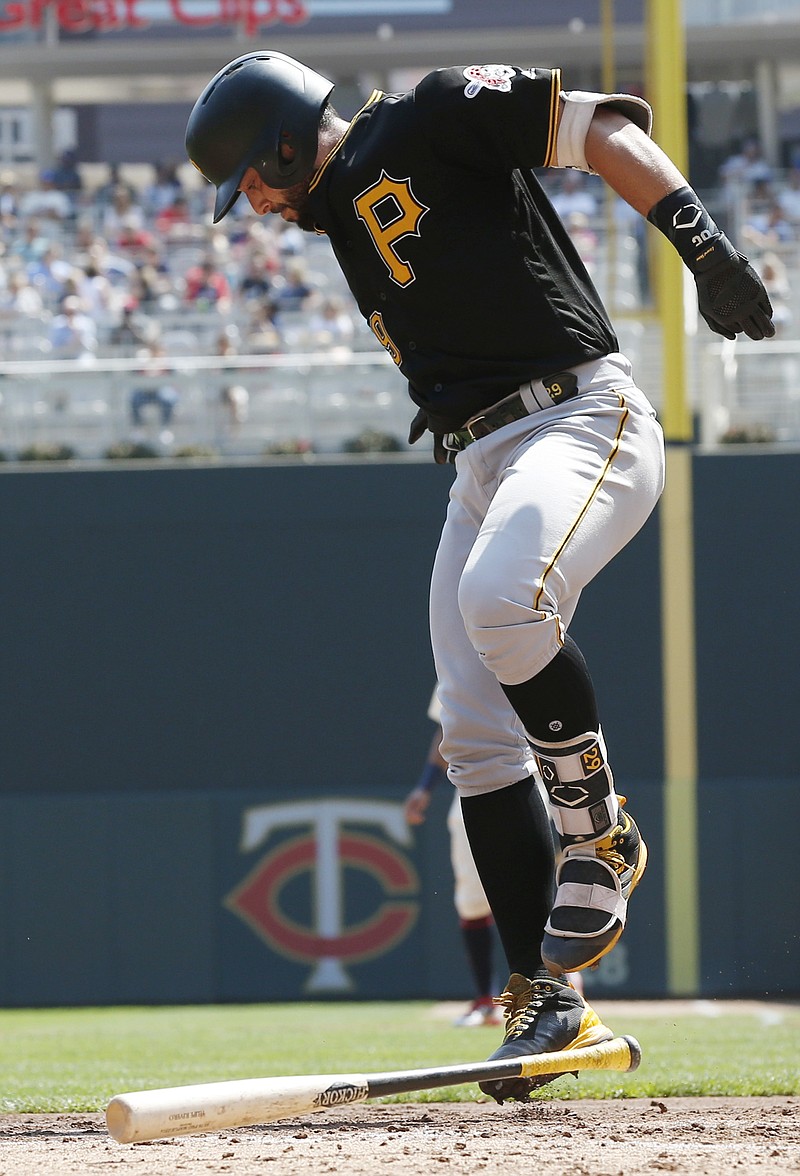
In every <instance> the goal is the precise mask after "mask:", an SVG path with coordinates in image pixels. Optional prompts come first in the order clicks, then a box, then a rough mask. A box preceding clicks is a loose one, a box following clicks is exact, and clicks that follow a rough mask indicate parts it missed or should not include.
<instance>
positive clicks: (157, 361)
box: [130, 340, 178, 445]
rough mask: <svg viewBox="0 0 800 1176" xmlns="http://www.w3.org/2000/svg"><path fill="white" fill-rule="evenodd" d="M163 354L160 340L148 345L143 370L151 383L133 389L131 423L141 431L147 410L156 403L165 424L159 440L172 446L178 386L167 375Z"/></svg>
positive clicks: (162, 425) (159, 417)
mask: <svg viewBox="0 0 800 1176" xmlns="http://www.w3.org/2000/svg"><path fill="white" fill-rule="evenodd" d="M163 357H164V347H163V346H162V344H161V343H160V342H158V341H157V340H156V341H154V342H152V343H150V344H149V345H148V347H147V349H146V352H145V362H144V364H143V366H142V373H141V374H142V375H143V376H146V377H148V383H146V384H141V385H139V386H137V387H135V388H134V389H133V391H132V392H131V400H130V409H131V422H132V424H133V426H134V428H135V429H136V430H137V431H138V430H141V429H143V428H144V427H145V425H146V418H145V409H146V408H147V407H148V406H150V405H153V406H155V408H156V411H157V413H158V419H159V422H160V424H161V432H160V434H159V440H160V441H161V443H162V444H163V445H168V444H169V443H170V442H171V441H172V440H173V439H174V436H173V433H172V430H171V428H170V426H171V424H172V420H173V417H174V415H175V409H176V406H177V404H178V389H177V388H176V387H175V385H174V384H171V383H170V382H169V380H168V379H167V378H166V377H167V367H166V365H165V364H164V362H163Z"/></svg>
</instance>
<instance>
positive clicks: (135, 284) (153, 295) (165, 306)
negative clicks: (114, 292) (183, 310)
mask: <svg viewBox="0 0 800 1176" xmlns="http://www.w3.org/2000/svg"><path fill="white" fill-rule="evenodd" d="M129 290H130V293H131V295H132V296H133V297H135V298H136V299H137V300H138V302H139V304H140V306H142V307H143V308H146V309H148V310H149V311H150V313H155V312H156V311H158V310H175V309H176V307H177V306H178V302H179V299H178V295H177V292H176V289H175V282H174V278H173V274H172V271H171V269H170V266H169V263H168V261H167V258H166V256H165V254H164V253H163V251H162V250H160V249H159V248H158V246H157V245H155V244H153V245H149V246H147V247H146V248H145V249H143V250H142V252H141V254H140V255H139V257H138V258H137V261H136V272H135V276H134V277H133V278H132V280H131V282H130V286H129Z"/></svg>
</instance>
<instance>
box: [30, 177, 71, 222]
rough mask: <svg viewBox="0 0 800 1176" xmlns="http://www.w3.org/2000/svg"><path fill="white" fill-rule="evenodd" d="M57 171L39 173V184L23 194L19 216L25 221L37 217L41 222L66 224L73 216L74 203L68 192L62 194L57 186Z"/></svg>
mask: <svg viewBox="0 0 800 1176" xmlns="http://www.w3.org/2000/svg"><path fill="white" fill-rule="evenodd" d="M55 175H56V173H55V171H54V170H53V169H52V168H45V170H44V171H42V172H40V173H39V183H38V186H37V187H35V188H31V190H30V191H28V192H25V193H23V195H22V196H21V197H20V202H19V215H20V217H22V219H23V220H27V219H28V218H29V217H32V216H35V217H38V218H39V219H40V220H52V221H58V222H64V221H67V220H69V218H70V216H71V215H72V202H71V200H70V198H69V196H67V194H66V192H61V191H60V190H59V189H58V188H57V187H56V184H55Z"/></svg>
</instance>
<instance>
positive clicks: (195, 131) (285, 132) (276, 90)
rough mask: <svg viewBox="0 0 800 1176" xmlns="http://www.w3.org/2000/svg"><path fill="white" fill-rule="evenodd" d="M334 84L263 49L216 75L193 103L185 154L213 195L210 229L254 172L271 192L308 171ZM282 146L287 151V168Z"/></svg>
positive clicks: (305, 67)
mask: <svg viewBox="0 0 800 1176" xmlns="http://www.w3.org/2000/svg"><path fill="white" fill-rule="evenodd" d="M332 89H333V82H329V81H328V79H327V78H323V77H322V76H321V74H318V73H315V72H314V70H313V69H308V67H307V66H305V65H301V64H300V62H299V61H295V60H294V58H293V57H287V56H286V55H285V54H284V53H273V52H272V51H270V50H267V49H265V50H263V51H261V52H259V53H246V54H245V55H244V57H237V58H236V60H235V61H231V62H230V63H229V64H228V65H226V66H225V68H224V69H221V70H220V71H219V73H218V74H216V75H215V76H214V77H213V78H212V79H211V81H210V82H209V83H208V85H207V86H206V88H205V90H203V93H202V94H201V95H200V97H199V98H198V99H197V101H196V102H195V104H194V108H193V110H192V113H191V114H190V115H189V122H188V123H187V126H186V153H187V155H188V156H189V159H190V160H191V161H192V163H193V164H194V165H195V167H196V168H197V169H198V171H200V172H202V174H203V175H204V176H205V177H206V179H207V180H210V181H211V183H212V184H214V185H215V186H216V189H217V199H216V202H215V204H214V224H216V223H217V221H221V220H222V218H223V217H224V216H225V213H226V212H229V211H230V209H231V208H232V207H233V205H234V204H235V203H236V199H237V197H238V195H239V185H240V183H241V182H242V176H243V175H244V173H245V172H246V171H247V169H248V168H249V167H254V168H255V169H256V171H257V172H258V174H259V175H260V176H261V178H262V179H263V181H264V183H265V184H268V185H269V187H270V188H290V187H291V186H292V185H293V184H297V183H300V181H301V180H303V179H304V178H305V177H306V176H307V175H309V173H310V172H311V171H312V170H313V167H314V161H315V159H316V155H317V143H318V134H319V120H320V114H321V111H322V108H323V106H324V105H325V103H326V102H327V100H328V95H329V94H330V92H331V90H332ZM281 143H286V144H288V145H289V146H291V147H292V148H293V149H294V155H293V158H292V160H291V162H287V161H286V160H285V159H283V158H282V156H281V151H280V147H281Z"/></svg>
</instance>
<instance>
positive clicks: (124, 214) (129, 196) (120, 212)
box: [100, 184, 146, 241]
mask: <svg viewBox="0 0 800 1176" xmlns="http://www.w3.org/2000/svg"><path fill="white" fill-rule="evenodd" d="M145 227H146V218H145V214H144V209H143V208H142V206H141V204H140V203H139V201H138V197H137V196H136V195H135V193H132V191H131V189H130V188H129V187H128V185H127V184H117V186H116V187H115V188H114V190H113V191H112V192H111V193H110V200H109V203H108V206H107V207H106V208H104V209H103V210H102V212H101V215H100V231H101V233H102V234H103V235H104V236H105V237H107V238H108V240H109V241H113V240H115V239H116V238H117V237H118V236H119V234H120V233H121V232H122V231H123V229H124V230H125V231H129V230H130V229H131V228H137V229H141V230H143V231H144V230H145Z"/></svg>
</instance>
